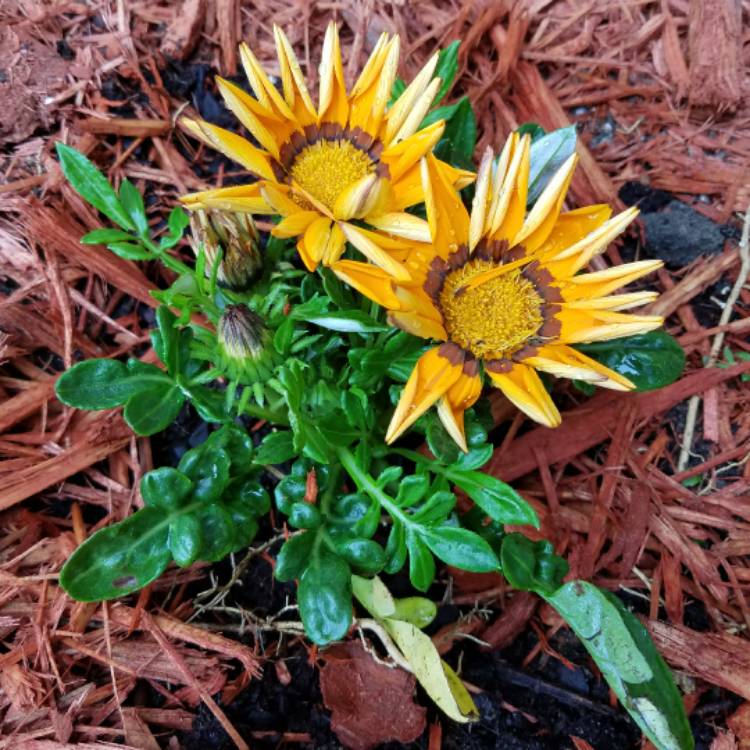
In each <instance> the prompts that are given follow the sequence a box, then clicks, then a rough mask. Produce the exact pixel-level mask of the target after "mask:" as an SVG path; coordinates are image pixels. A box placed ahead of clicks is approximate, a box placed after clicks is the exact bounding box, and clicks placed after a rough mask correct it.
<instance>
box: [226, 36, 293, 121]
mask: <svg viewBox="0 0 750 750" xmlns="http://www.w3.org/2000/svg"><path fill="white" fill-rule="evenodd" d="M240 60H241V61H242V67H243V68H244V70H245V75H246V76H247V80H248V82H249V83H250V88H252V90H253V93H254V94H255V98H256V99H257V100H258V101H259V102H260V103H261V104H262V105H263V106H264V107H265V108H266V109H271V110H272V111H273V112H275V113H278V114H280V115H281V116H282V117H283V118H284V119H287V120H291V121H292V122H293V123H295V124H296V125H299V123H298V122H297V118H296V117H295V116H294V113H293V112H292V110H291V109H289V106H288V105H287V103H286V102H285V101H284V99H283V98H282V96H281V94H280V93H279V92H278V91H277V89H276V87H275V86H274V85H273V84H272V83H271V81H270V80H269V78H268V76H267V75H266V72H265V70H263V66H262V65H261V64H260V63H259V62H258V58H257V57H256V56H255V55H254V54H253V51H252V50H251V49H250V47H248V46H247V45H246V44H245V43H244V42H243V43H242V44H240ZM300 129H301V128H300Z"/></svg>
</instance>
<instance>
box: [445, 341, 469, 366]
mask: <svg viewBox="0 0 750 750" xmlns="http://www.w3.org/2000/svg"><path fill="white" fill-rule="evenodd" d="M438 354H439V355H440V356H441V357H442V358H443V359H447V360H448V361H449V362H450V363H451V364H452V365H463V363H464V362H465V361H466V352H465V351H464V350H463V349H462V348H461V347H460V346H459V345H458V344H454V343H453V342H452V341H446V342H445V343H444V344H440V346H439V347H438Z"/></svg>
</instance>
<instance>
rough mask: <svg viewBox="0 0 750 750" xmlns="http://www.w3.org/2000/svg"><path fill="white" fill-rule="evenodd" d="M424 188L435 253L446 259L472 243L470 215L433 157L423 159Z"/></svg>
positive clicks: (439, 164)
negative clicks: (470, 240) (464, 245)
mask: <svg viewBox="0 0 750 750" xmlns="http://www.w3.org/2000/svg"><path fill="white" fill-rule="evenodd" d="M421 164H422V188H423V190H424V198H425V206H426V208H427V221H428V223H429V225H430V234H431V236H432V242H433V247H434V250H435V254H436V255H438V256H440V257H441V258H443V259H445V258H447V257H448V256H449V255H450V254H451V253H452V252H455V251H456V250H458V248H459V246H460V245H463V244H466V243H467V242H468V241H469V214H468V213H467V211H466V208H465V206H464V204H463V201H462V200H461V196H460V195H459V194H458V192H456V190H455V189H454V188H453V186H452V185H451V184H450V182H449V181H448V180H447V179H446V177H445V172H444V171H443V170H442V167H441V163H440V162H439V161H438V160H437V159H436V158H435V157H434V156H432V155H428V156H427V157H425V158H424V159H422V162H421Z"/></svg>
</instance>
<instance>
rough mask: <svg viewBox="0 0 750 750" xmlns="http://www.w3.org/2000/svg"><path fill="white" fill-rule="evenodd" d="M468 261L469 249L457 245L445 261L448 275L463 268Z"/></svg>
mask: <svg viewBox="0 0 750 750" xmlns="http://www.w3.org/2000/svg"><path fill="white" fill-rule="evenodd" d="M468 261H469V248H468V247H467V246H466V245H459V246H458V249H457V250H454V251H453V252H452V253H451V254H450V255H449V256H448V259H447V260H446V264H445V268H446V271H447V272H448V273H450V272H451V271H457V270H458V269H459V268H462V267H463V266H465V265H466V264H467V263H468Z"/></svg>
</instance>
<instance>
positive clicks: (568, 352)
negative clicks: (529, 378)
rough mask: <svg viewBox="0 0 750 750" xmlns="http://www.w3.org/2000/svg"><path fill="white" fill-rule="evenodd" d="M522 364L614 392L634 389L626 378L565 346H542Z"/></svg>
mask: <svg viewBox="0 0 750 750" xmlns="http://www.w3.org/2000/svg"><path fill="white" fill-rule="evenodd" d="M524 364H528V365H531V366H532V367H534V368H536V369H537V370H542V371H543V372H549V373H551V374H552V375H555V376H556V377H559V378H570V379H574V380H584V381H586V382H588V383H593V384H594V385H598V386H600V387H602V388H610V389H611V390H614V391H629V390H632V389H633V388H635V385H634V384H633V383H632V382H631V381H630V380H628V379H627V378H626V377H623V376H622V375H620V374H619V373H617V372H615V371H614V370H610V369H609V367H605V366H604V365H602V364H600V363H599V362H597V361H596V360H594V359H591V357H587V356H586V355H585V354H583V353H582V352H579V351H578V350H577V349H574V348H573V347H572V346H566V345H565V344H553V345H551V346H543V347H541V349H540V350H539V352H538V354H537V355H535V356H533V357H528V358H527V359H525V360H524Z"/></svg>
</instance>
